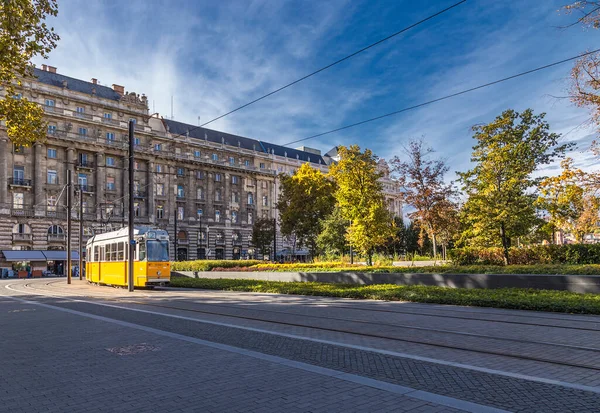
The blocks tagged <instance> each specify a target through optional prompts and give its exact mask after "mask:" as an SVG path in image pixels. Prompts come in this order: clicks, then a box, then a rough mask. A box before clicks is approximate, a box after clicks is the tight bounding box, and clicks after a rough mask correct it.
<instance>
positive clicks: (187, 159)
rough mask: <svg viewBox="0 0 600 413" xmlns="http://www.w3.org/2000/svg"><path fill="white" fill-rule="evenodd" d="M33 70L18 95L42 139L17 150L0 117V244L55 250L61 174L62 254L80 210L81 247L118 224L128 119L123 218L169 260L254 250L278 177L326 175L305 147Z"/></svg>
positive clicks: (273, 213)
mask: <svg viewBox="0 0 600 413" xmlns="http://www.w3.org/2000/svg"><path fill="white" fill-rule="evenodd" d="M34 75H35V79H26V80H24V81H23V83H22V86H21V88H20V89H19V94H20V96H22V97H26V98H27V99H28V100H30V101H34V102H37V103H39V104H40V105H41V106H42V107H43V108H44V112H45V120H46V121H47V122H48V131H47V139H46V140H45V141H43V142H36V143H35V144H34V145H33V146H32V147H18V146H15V145H12V144H11V142H10V141H9V139H8V137H7V135H6V129H5V126H4V125H0V182H2V183H3V184H2V185H0V250H45V251H48V250H65V249H66V239H67V237H66V229H67V223H66V221H67V209H66V206H67V186H66V184H67V174H68V171H70V173H71V176H72V182H73V185H72V190H71V195H72V200H73V202H72V204H73V210H72V212H71V216H72V218H73V230H72V248H73V250H77V246H78V243H79V235H78V231H77V227H78V225H79V220H80V218H81V221H82V222H83V227H84V236H83V238H82V242H83V245H85V241H86V240H87V239H88V238H89V237H90V236H91V235H92V234H94V233H99V232H106V231H110V230H114V229H118V228H120V227H122V226H123V225H126V223H127V222H128V220H129V216H128V208H127V206H128V204H129V199H128V184H129V183H128V168H129V165H128V152H127V151H128V124H129V121H130V120H133V121H134V122H135V138H134V139H135V142H134V144H135V164H134V177H135V178H134V179H135V180H134V182H133V185H134V211H135V217H134V222H135V223H136V225H151V226H156V227H159V228H162V229H166V230H167V231H169V234H170V237H171V240H172V241H171V242H172V248H171V252H170V254H171V258H172V259H181V260H183V259H204V258H209V259H239V258H245V257H251V256H253V255H255V254H254V251H253V248H252V245H251V234H252V226H253V224H254V222H255V221H256V220H257V219H259V218H268V219H277V218H278V214H277V210H276V208H275V205H276V201H277V198H278V196H279V182H278V181H279V180H278V174H280V173H288V174H291V173H293V172H294V171H295V170H296V169H297V168H298V167H299V166H300V165H301V164H302V163H305V162H309V163H310V164H311V165H312V166H313V167H316V168H319V169H320V170H321V171H323V172H327V169H328V164H329V163H330V162H331V159H328V157H327V156H321V154H320V152H319V151H318V150H315V149H310V148H299V149H291V148H286V147H283V146H280V145H275V144H271V143H268V142H264V141H261V140H256V139H249V138H245V137H241V136H236V135H231V134H227V133H224V132H219V131H215V130H211V129H206V128H200V127H195V126H193V125H189V124H185V123H181V122H176V121H174V120H169V119H163V118H161V117H159V116H157V115H153V116H149V110H148V99H147V98H146V96H145V95H143V94H137V93H135V92H126V91H125V88H124V87H123V86H120V85H116V84H113V85H112V87H108V86H105V85H100V84H99V83H98V82H97V80H96V79H91V81H89V82H88V81H83V80H79V79H74V78H71V77H67V76H64V75H61V74H59V73H57V71H56V68H54V67H52V66H46V65H43V66H42V69H35V70H34ZM20 96H16V98H19V97H20ZM4 183H5V184H4ZM397 211H398V209H397V207H396V209H395V212H396V213H397ZM400 213H401V204H400ZM277 243H278V245H277V250H278V251H279V250H283V249H286V248H290V247H291V243H290V240H286V239H284V238H283V237H281V235H280V234H279V233H278V236H277ZM0 259H1V258H0ZM0 266H6V262H5V263H4V264H2V263H1V262H0Z"/></svg>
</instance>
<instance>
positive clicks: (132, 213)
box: [123, 120, 135, 292]
mask: <svg viewBox="0 0 600 413" xmlns="http://www.w3.org/2000/svg"><path fill="white" fill-rule="evenodd" d="M134 127H135V123H134V122H133V120H130V121H129V255H128V256H127V258H128V264H129V265H128V268H127V275H128V277H127V288H128V290H129V292H132V291H133V256H134V254H135V238H134V226H133V225H134V220H135V218H134V217H135V211H134V205H133V181H134V180H135V176H134V168H133V164H134V156H133V152H134V150H135V145H134V139H133V130H134ZM123 215H125V214H123Z"/></svg>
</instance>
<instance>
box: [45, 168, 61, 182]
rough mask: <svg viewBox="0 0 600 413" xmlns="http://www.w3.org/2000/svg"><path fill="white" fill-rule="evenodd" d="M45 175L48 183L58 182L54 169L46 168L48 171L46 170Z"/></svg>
mask: <svg viewBox="0 0 600 413" xmlns="http://www.w3.org/2000/svg"><path fill="white" fill-rule="evenodd" d="M46 176H47V183H49V184H50V185H56V184H58V174H57V173H56V171H53V170H51V169H48V171H47V172H46Z"/></svg>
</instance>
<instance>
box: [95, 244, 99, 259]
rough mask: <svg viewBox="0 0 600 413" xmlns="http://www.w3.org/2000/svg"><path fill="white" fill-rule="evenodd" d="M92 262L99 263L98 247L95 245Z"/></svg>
mask: <svg viewBox="0 0 600 413" xmlns="http://www.w3.org/2000/svg"><path fill="white" fill-rule="evenodd" d="M94 261H95V262H98V261H100V247H99V246H97V245H95V246H94Z"/></svg>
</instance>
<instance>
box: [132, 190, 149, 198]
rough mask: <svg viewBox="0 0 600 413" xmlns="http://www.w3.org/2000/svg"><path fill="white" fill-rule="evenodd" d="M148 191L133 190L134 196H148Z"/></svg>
mask: <svg viewBox="0 0 600 413" xmlns="http://www.w3.org/2000/svg"><path fill="white" fill-rule="evenodd" d="M146 196H147V195H146V191H133V197H134V198H146Z"/></svg>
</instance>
